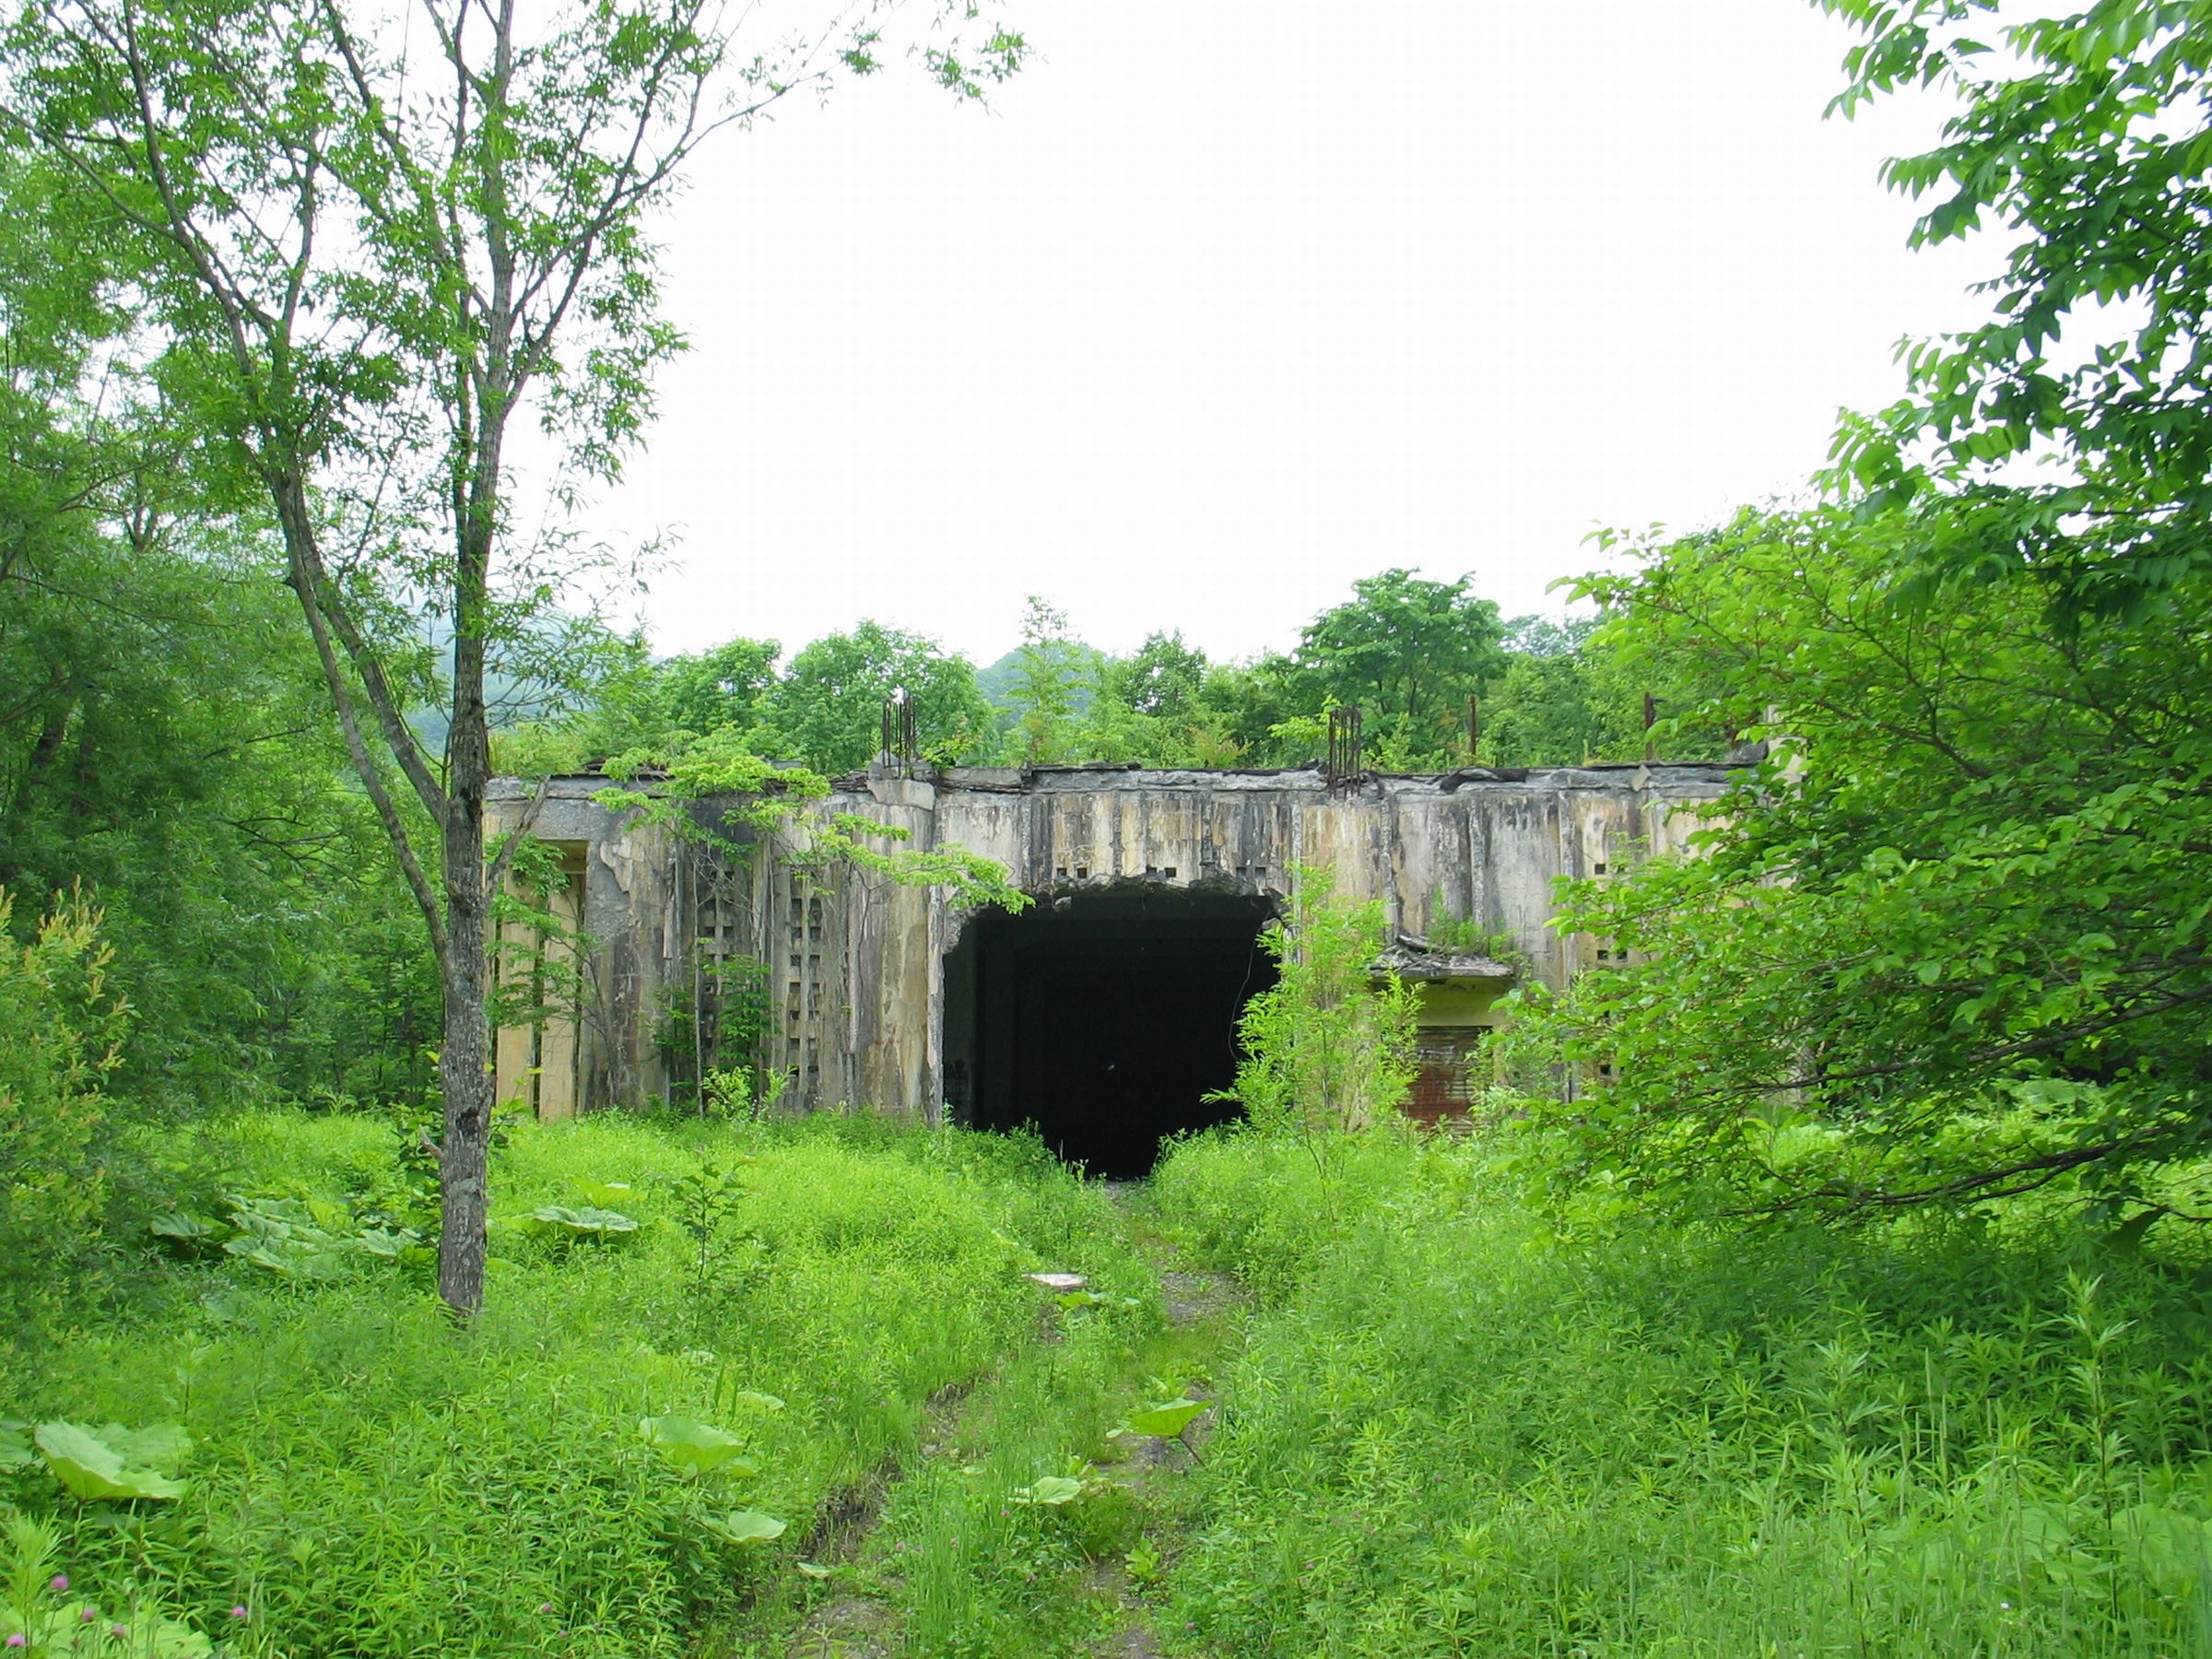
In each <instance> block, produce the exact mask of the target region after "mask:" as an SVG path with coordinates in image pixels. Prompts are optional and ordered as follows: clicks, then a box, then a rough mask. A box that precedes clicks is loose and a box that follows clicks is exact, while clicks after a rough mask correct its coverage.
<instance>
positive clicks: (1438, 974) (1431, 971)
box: [1368, 934, 1520, 981]
mask: <svg viewBox="0 0 2212 1659" xmlns="http://www.w3.org/2000/svg"><path fill="white" fill-rule="evenodd" d="M1368 971H1369V972H1371V973H1374V974H1384V973H1389V974H1394V975H1396V976H1397V977H1398V978H1399V979H1404V980H1422V981H1438V980H1511V979H1517V978H1518V977H1520V970H1518V969H1516V968H1514V967H1513V966H1512V965H1511V964H1510V963H1506V962H1500V961H1499V960H1498V959H1496V958H1494V957H1486V956H1475V955H1471V954H1467V953H1465V952H1461V951H1456V950H1447V949H1445V948H1444V947H1441V946H1437V945H1431V944H1430V942H1429V941H1428V940H1426V939H1422V938H1417V937H1416V936H1415V935H1412V934H1400V935H1398V936H1397V938H1396V940H1395V941H1394V943H1392V944H1390V945H1387V946H1385V947H1383V948H1382V954H1381V955H1380V956H1378V957H1376V958H1375V959H1374V960H1373V961H1372V962H1371V963H1369V964H1368Z"/></svg>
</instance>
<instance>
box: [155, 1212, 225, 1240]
mask: <svg viewBox="0 0 2212 1659" xmlns="http://www.w3.org/2000/svg"><path fill="white" fill-rule="evenodd" d="M146 1230H147V1232H149V1233H151V1234H153V1235H154V1237H155V1238H157V1239H174V1240H175V1241H178V1242H179V1243H181V1244H196V1243H199V1242H200V1241H203V1240H206V1239H215V1238H219V1237H221V1236H222V1234H223V1233H224V1232H226V1231H227V1230H228V1229H226V1228H225V1227H224V1226H223V1225H222V1223H221V1222H219V1221H210V1220H209V1219H207V1218H206V1217H205V1216H194V1215H191V1214H188V1213H187V1212H185V1211H183V1210H171V1211H169V1212H168V1213H167V1214H165V1215H159V1216H156V1217H155V1218H153V1219H152V1220H151V1221H148V1222H147V1224H146Z"/></svg>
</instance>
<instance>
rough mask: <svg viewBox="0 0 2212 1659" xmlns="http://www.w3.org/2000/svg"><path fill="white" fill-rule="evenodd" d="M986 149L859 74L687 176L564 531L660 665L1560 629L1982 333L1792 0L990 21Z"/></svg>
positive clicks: (1405, 1) (1366, 0) (1095, 6)
mask: <svg viewBox="0 0 2212 1659" xmlns="http://www.w3.org/2000/svg"><path fill="white" fill-rule="evenodd" d="M1006 15H1007V16H1008V17H1009V18H1010V19H1011V20H1013V21H1015V22H1017V23H1018V24H1019V25H1020V26H1022V27H1023V28H1024V29H1026V30H1027V32H1028V33H1029V35H1030V39H1031V40H1032V41H1034V42H1035V44H1036V46H1037V49H1038V51H1037V56H1036V58H1035V59H1034V60H1033V61H1032V63H1031V64H1030V65H1029V67H1028V68H1026V69H1025V70H1024V71H1023V72H1022V74H1021V75H1020V76H1018V78H1017V80H1016V81H1015V82H1014V83H1011V84H1009V85H1008V86H1007V87H1006V88H1002V89H1001V90H1000V92H999V94H998V95H997V97H996V99H995V101H994V107H993V109H992V110H991V112H988V113H984V112H979V111H976V110H973V109H962V108H959V107H956V106H955V105H953V103H952V102H951V100H948V99H947V98H946V97H945V96H944V95H943V94H941V93H937V92H935V91H933V90H932V89H930V88H926V87H924V86H923V85H921V84H919V81H918V77H917V76H913V75H912V74H887V75H884V76H877V77H876V78H874V79H872V80H869V81H865V82H861V83H858V84H855V85H853V86H850V87H848V88H845V89H843V90H841V92H840V93H839V94H838V95H837V96H836V97H834V98H833V99H832V100H830V102H829V103H827V104H826V105H824V106H822V107H820V108H816V107H814V106H813V105H811V104H810V105H808V106H806V107H805V108H803V109H797V110H794V111H791V112H786V113H785V114H783V115H782V117H781V118H780V119H779V120H777V121H776V122H775V123H774V124H771V125H767V126H763V127H761V128H759V129H757V130H756V131H754V132H752V133H749V134H743V135H730V136H728V137H727V138H726V141H720V142H718V143H717V144H716V145H715V146H713V147H710V148H709V149H708V150H707V152H706V153H705V155H704V156H703V158H702V159H701V161H700V165H699V166H698V168H697V169H696V171H695V173H694V175H693V182H692V184H691V187H690V189H689V190H688V193H687V194H685V195H684V197H683V198H682V199H681V200H680V201H679V202H678V204H677V206H676V208H675V209H674V211H673V213H672V214H671V215H670V217H669V219H668V222H667V226H666V229H665V240H666V242H667V250H668V251H667V268H668V274H669V283H668V297H669V300H670V304H671V309H672V312H673V314H674V316H675V318H676V320H677V323H678V324H680V325H681V326H682V327H683V328H684V330H685V331H686V332H687V333H688V335H689V336H690V338H691V340H692V342H693V349H692V350H691V352H690V353H689V354H688V356H687V357H685V358H684V359H681V360H680V361H678V362H677V363H676V364H675V365H674V366H673V367H671V368H670V369H668V370H667V371H665V373H664V375H663V378H662V381H661V385H662V391H663V408H662V416H661V419H660V421H659V423H658V425H657V427H656V428H655V429H654V430H653V433H652V434H651V435H650V437H649V439H648V441H647V443H646V447H645V451H644V453H642V454H641V455H639V456H638V457H637V458H636V459H635V460H634V461H633V462H632V463H631V465H630V467H629V472H628V475H627V477H626V478H625V480H624V482H623V484H622V485H621V487H620V488H618V489H617V490H615V491H614V492H612V493H610V494H609V495H607V496H606V498H605V499H604V500H602V501H600V502H599V503H598V505H597V507H596V508H595V509H594V513H593V515H592V524H593V526H594V528H595V529H596V530H597V531H598V532H600V533H601V534H603V535H607V536H608V537H610V538H612V539H613V540H615V541H616V542H618V543H632V542H635V541H637V540H639V539H641V538H643V537H646V536H650V535H655V534H659V533H666V534H669V535H671V536H672V537H673V538H674V539H675V542H676V552H675V562H674V564H673V565H672V566H671V567H669V568H665V569H664V570H662V571H660V572H659V574H658V575H657V576H656V577H655V578H654V579H653V584H652V588H651V592H650V594H648V595H647V596H646V598H645V600H644V608H643V612H642V616H643V619H644V621H645V623H646V625H647V627H648V628H649V629H650V631H651V634H652V637H653V643H654V645H655V647H656V648H657V649H658V650H661V651H664V652H673V651H692V650H697V649H699V648H700V647H702V646H705V645H709V644H712V643H714V642H716V641H721V640H724V639H727V638H729V637H731V636H733V635H735V634H740V633H743V634H750V635H754V636H766V637H770V638H773V639H778V640H781V641H782V642H783V644H784V646H785V648H786V649H787V650H795V649H796V648H797V647H798V646H799V645H801V644H803V643H804V642H806V641H807V640H809V639H812V638H814V637H816V636H817V635H819V634H821V633H824V632H827V631H830V630H831V629H841V628H846V627H850V626H851V625H852V624H853V622H855V621H857V620H858V619H860V618H863V617H873V618H877V620H879V621H882V622H885V623H888V624H892V625H895V626H899V627H902V628H909V629H918V630H920V631H922V632H924V633H927V634H930V635H933V636H935V637H936V638H937V639H939V640H940V641H943V642H944V643H946V644H947V645H948V646H950V647H952V648H955V649H958V650H960V651H964V652H966V653H969V654H970V655H971V657H973V658H974V659H975V660H976V661H977V662H978V663H979V664H981V663H984V662H988V661H990V660H991V659H992V658H994V657H995V656H997V655H998V654H999V653H1002V652H1004V651H1005V650H1006V649H1007V648H1009V647H1010V646H1011V645H1012V644H1013V643H1014V640H1015V632H1016V627H1017V623H1018V618H1019V617H1020V614H1021V610H1022V605H1023V599H1024V596H1025V595H1026V594H1031V593H1035V594H1042V595H1044V596H1045V597H1046V598H1048V599H1050V600H1051V601H1052V602H1053V603H1054V604H1056V605H1058V606H1062V607H1063V608H1064V609H1065V610H1066V611H1067V612H1068V613H1069V616H1070V618H1071V620H1072V622H1073V625H1074V628H1075V630H1076V631H1077V633H1079V634H1081V635H1082V636H1083V637H1084V638H1086V639H1088V640H1089V641H1092V642H1093V643H1095V644H1098V645H1100V646H1102V647H1105V648H1107V649H1109V650H1116V651H1123V650H1127V649H1129V648H1131V647H1133V646H1134V645H1135V644H1136V643H1137V642H1138V641H1140V640H1141V639H1142V638H1143V636H1144V635H1145V634H1146V633H1147V631H1149V630H1151V629H1182V631H1183V633H1184V634H1185V635H1186V637H1188V638H1189V639H1190V640H1192V641H1194V643H1197V644H1199V645H1201V646H1203V647H1204V648H1205V649H1206V651H1207V652H1208V653H1211V654H1214V655H1216V656H1242V655H1248V654H1250V653H1254V652H1256V651H1259V650H1261V649H1263V648H1265V647H1269V646H1274V647H1288V646H1289V645H1290V644H1291V643H1292V642H1293V641H1295V639H1296V637H1297V633H1298V629H1300V626H1301V625H1302V624H1304V623H1305V622H1306V621H1308V620H1309V619H1311V618H1312V616H1313V615H1314V614H1315V613H1316V612H1318V611H1320V610H1321V609H1323V608H1324V607H1325V606H1329V605H1332V604H1335V603H1336V602H1337V601H1338V600H1340V599H1342V598H1344V597H1346V596H1347V594H1348V592H1349V588H1350V584H1351V582H1352V581H1353V579H1354V578H1356V577H1359V576H1362V575H1366V574H1370V573H1371V572H1373V571H1378V570H1381V569H1382V568H1384V567H1386V566H1390V565H1406V566H1412V567H1415V568H1417V569H1418V570H1420V571H1423V572H1425V573H1427V574H1429V575H1431V576H1437V577H1446V578H1449V577H1453V576H1457V575H1459V574H1460V573H1461V572H1463V571H1473V572H1474V573H1475V575H1476V577H1477V586H1478V589H1479V591H1480V592H1482V593H1483V594H1487V595H1488V596H1490V597H1493V598H1496V599H1497V600H1498V601H1499V602H1500V604H1501V605H1503V606H1504V607H1505V608H1506V610H1507V612H1508V613H1509V614H1513V613H1518V612H1523V611H1528V610H1535V609H1552V610H1556V609H1558V608H1559V606H1560V603H1561V601H1560V600H1559V598H1558V597H1557V596H1552V597H1548V598H1547V595H1546V593H1545V589H1546V585H1547V583H1548V582H1551V581H1552V580H1553V579H1554V578H1556V577H1559V576H1561V575H1564V574H1567V573H1570V572H1573V571H1582V570H1586V569H1588V568H1589V567H1590V566H1591V565H1592V563H1594V560H1595V558H1596V555H1595V554H1594V551H1593V550H1592V549H1589V548H1587V547H1583V545H1582V540H1583V536H1584V535H1586V534H1587V533H1588V532H1589V530H1590V529H1591V528H1592V527H1593V526H1594V525H1596V524H1621V525H1642V524H1652V523H1654V522H1664V523H1666V524H1670V525H1673V526H1676V527H1677V528H1682V529H1688V528H1692V527H1695V526H1697V525H1700V524H1705V523H1708V522H1710V521H1712V520H1713V519H1715V518H1717V517H1720V516H1723V515H1724V514H1725V513H1726V512H1727V511H1728V510H1729V509H1730V508H1731V507H1732V506H1733V505H1735V503H1737V502H1740V501H1744V500H1754V499H1759V498H1763V497H1767V496H1771V495H1774V494H1778V493H1788V492H1791V491H1794V490H1795V489H1797V488H1800V487H1801V486H1802V484H1803V482H1804V480H1805V479H1806V476H1807V475H1808V474H1809V473H1810V472H1811V471H1812V470H1813V469H1815V468H1816V467H1818V465H1820V464H1821V463H1822V461H1823V459H1824V457H1825V454H1826V449H1827V442H1828V438H1829V434H1830V429H1831V427H1832V424H1833V419H1834V415H1835V411H1836V409H1837V408H1838V407H1839V406H1842V405H1853V406H1866V407H1870V406H1878V405H1880V404H1882V403H1885V402H1887V401H1888V400H1889V399H1890V398H1892V397H1893V396H1894V395H1895V394H1896V393H1897V391H1898V389H1899V384H1900V382H1899V378H1898V371H1897V370H1896V368H1895V366H1894V364H1893V362H1892V360H1891V347H1893V345H1894V343H1895V342H1896V340H1897V339H1898V337H1899V336H1900V335H1904V334H1907V333H1924V332H1928V331H1930V330H1933V329H1936V328H1939V327H1942V326H1945V325H1956V324H1958V323H1960V322H1962V321H1964V320H1966V319H1967V318H1969V317H1971V316H1972V315H1974V314H1975V310H1974V307H1973V305H1972V303H1971V301H1970V300H1965V299H1964V298H1963V297H1962V293H1961V290H1962V288H1963V286H1964V284H1965V283H1966V282H1967V281H1968V280H1969V279H1970V278H1971V277H1974V276H1976V275H1980V274H1983V272H1984V270H1985V269H1986V267H1988V266H1989V265H1991V264H1992V263H1994V259H1995V252H1994V250H1989V249H1983V250H1977V251H1974V252H1973V253H1971V254H1970V255H1969V256H1968V257H1966V258H1964V259H1961V258H1960V257H1959V254H1958V253H1955V252H1953V253H1947V254H1945V255H1935V254H1912V253H1908V252H1907V251H1906V249H1905V246H1904V241H1905V233H1906V230H1907V228H1908V226H1909V224H1910V222H1911V218H1912V209H1911V207H1910V206H1908V205H1907V204H1906V203H1904V202H1902V201H1901V200H1900V199H1898V198H1896V197H1894V196H1891V195H1889V194H1887V193H1885V192H1884V191H1883V190H1882V188H1881V187H1880V185H1879V183H1878V182H1877V178H1876V167H1877V163H1878V162H1879V161H1880V159H1882V158H1883V157H1884V156H1886V155H1888V154H1892V153H1895V152H1897V151H1899V150H1900V149H1906V148H1912V147H1919V146H1921V145H1923V144H1924V142H1925V141H1926V140H1927V139H1928V138H1929V136H1930V135H1932V133H1933V130H1934V120H1935V112H1932V111H1930V110H1927V109H1924V108H1923V109H1919V110H1911V109H1900V110H1893V111H1889V112H1881V113H1878V114H1877V115H1876V116H1873V117H1869V116H1865V115H1862V116H1861V118H1860V120H1859V121H1858V122H1857V123H1855V124H1846V123H1843V122H1841V121H1824V120H1823V119H1822V118H1821V111H1822V108H1823V106H1824V105H1825V104H1826V102H1827V100H1828V99H1829V97H1830V95H1831V94H1832V93H1833V92H1834V90H1835V89H1836V88H1837V86H1838V85H1839V83H1840V79H1841V72H1840V70H1839V68H1838V64H1839V60H1840V59H1841V55H1842V53H1843V52H1844V50H1845V49H1846V47H1847V46H1848V45H1849V44H1850V37H1849V36H1848V35H1847V34H1846V32H1845V31H1844V30H1843V29H1841V26H1840V25H1838V24H1836V23H1835V22H1834V21H1832V20H1830V19H1829V18H1826V17H1824V16H1822V15H1821V14H1819V13H1818V12H1816V11H1815V10H1814V9H1813V7H1812V6H1810V5H1809V4H1807V3H1806V0H1686V3H1682V4H1674V5H1662V4H1658V3H1656V0H1551V3H1550V4H1545V5H1530V4H1526V3H1525V0H1359V4H1357V5H1350V6H1347V5H1343V4H1340V3H1339V4H1333V5H1322V4H1318V3H1314V0H1274V3H1272V4H1269V5H1265V6H1262V5H1258V4H1256V3H1254V0H1010V3H1009V5H1008V8H1007V14H1006Z"/></svg>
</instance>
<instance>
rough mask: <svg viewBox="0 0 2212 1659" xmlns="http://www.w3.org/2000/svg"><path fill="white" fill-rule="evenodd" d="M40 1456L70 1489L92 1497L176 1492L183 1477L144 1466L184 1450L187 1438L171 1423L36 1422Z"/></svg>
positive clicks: (177, 1495)
mask: <svg viewBox="0 0 2212 1659" xmlns="http://www.w3.org/2000/svg"><path fill="white" fill-rule="evenodd" d="M32 1439H33V1440H34V1441H36V1442H37V1444H38V1448H39V1456H40V1457H41V1459H42V1460H43V1461H44V1463H45V1465H46V1467H47V1468H48V1469H50V1470H51V1471H53V1477H54V1478H55V1479H56V1480H58V1481H60V1482H61V1483H62V1485H63V1486H65V1487H66V1488H68V1489H69V1490H70V1492H71V1493H72V1494H74V1495H75V1496H76V1497H78V1498H82V1499H85V1500H88V1501H89V1500H94V1499H100V1498H111V1499H126V1500H127V1499H133V1498H160V1499H167V1498H181V1497H182V1496H183V1495H184V1483H183V1482H182V1481H181V1480H171V1479H170V1478H169V1477H167V1476H166V1475H164V1474H162V1473H161V1472H160V1471H159V1469H156V1468H152V1467H148V1466H147V1463H146V1462H145V1461H141V1460H143V1459H146V1458H147V1457H148V1456H149V1454H150V1456H151V1457H152V1458H153V1459H154V1460H156V1461H159V1462H162V1463H170V1462H173V1461H174V1460H175V1459H176V1458H178V1457H181V1456H182V1455H183V1453H184V1452H185V1450H186V1449H187V1448H189V1447H190V1445H191V1443H192V1442H191V1441H189V1440H187V1439H186V1438H185V1436H184V1431H183V1430H181V1429H177V1428H175V1427H174V1426H173V1425H166V1424H165V1425H163V1426H162V1427H161V1428H159V1429H155V1430H139V1431H137V1432H135V1433H134V1432H133V1431H132V1430H128V1429H125V1428H124V1427H123V1426H122V1425H121V1424H120V1423H110V1424H109V1425H108V1426H107V1427H106V1428H104V1429H88V1428H86V1427H85V1426H84V1425H83V1424H81V1423H41V1424H40V1425H39V1427H38V1430H37V1432H36V1433H35V1434H34V1435H33V1436H32Z"/></svg>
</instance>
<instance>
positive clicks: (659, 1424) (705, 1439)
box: [638, 1416, 760, 1475]
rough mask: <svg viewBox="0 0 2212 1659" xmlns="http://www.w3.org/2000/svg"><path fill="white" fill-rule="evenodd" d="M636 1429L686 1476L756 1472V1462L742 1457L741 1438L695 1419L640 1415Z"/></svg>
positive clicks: (743, 1450)
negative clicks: (642, 1416) (641, 1416)
mask: <svg viewBox="0 0 2212 1659" xmlns="http://www.w3.org/2000/svg"><path fill="white" fill-rule="evenodd" d="M638 1432H639V1433H641V1434H642V1435H643V1436H644V1437H645V1440H646V1443H647V1444H649V1445H653V1446H657V1447H659V1448H660V1451H661V1455H662V1456H664V1457H665V1458H666V1459H667V1460H668V1461H669V1462H670V1463H672V1464H674V1465H676V1466H677V1468H679V1469H681V1470H683V1471H684V1472H685V1473H686V1474H688V1475H709V1474H714V1473H722V1474H726V1475H758V1474H759V1472H760V1468H759V1465H758V1464H756V1463H754V1462H753V1460H752V1459H751V1458H749V1457H747V1456H746V1454H745V1446H746V1442H745V1441H744V1440H743V1439H742V1438H740V1437H739V1436H737V1435H735V1434H732V1433H731V1432H730V1431H729V1430H726V1429H717V1428H715V1427H714V1425H713V1424H712V1423H702V1422H700V1421H699V1420H698V1419H697V1418H688V1417H673V1416H671V1417H649V1418H639V1419H638Z"/></svg>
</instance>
